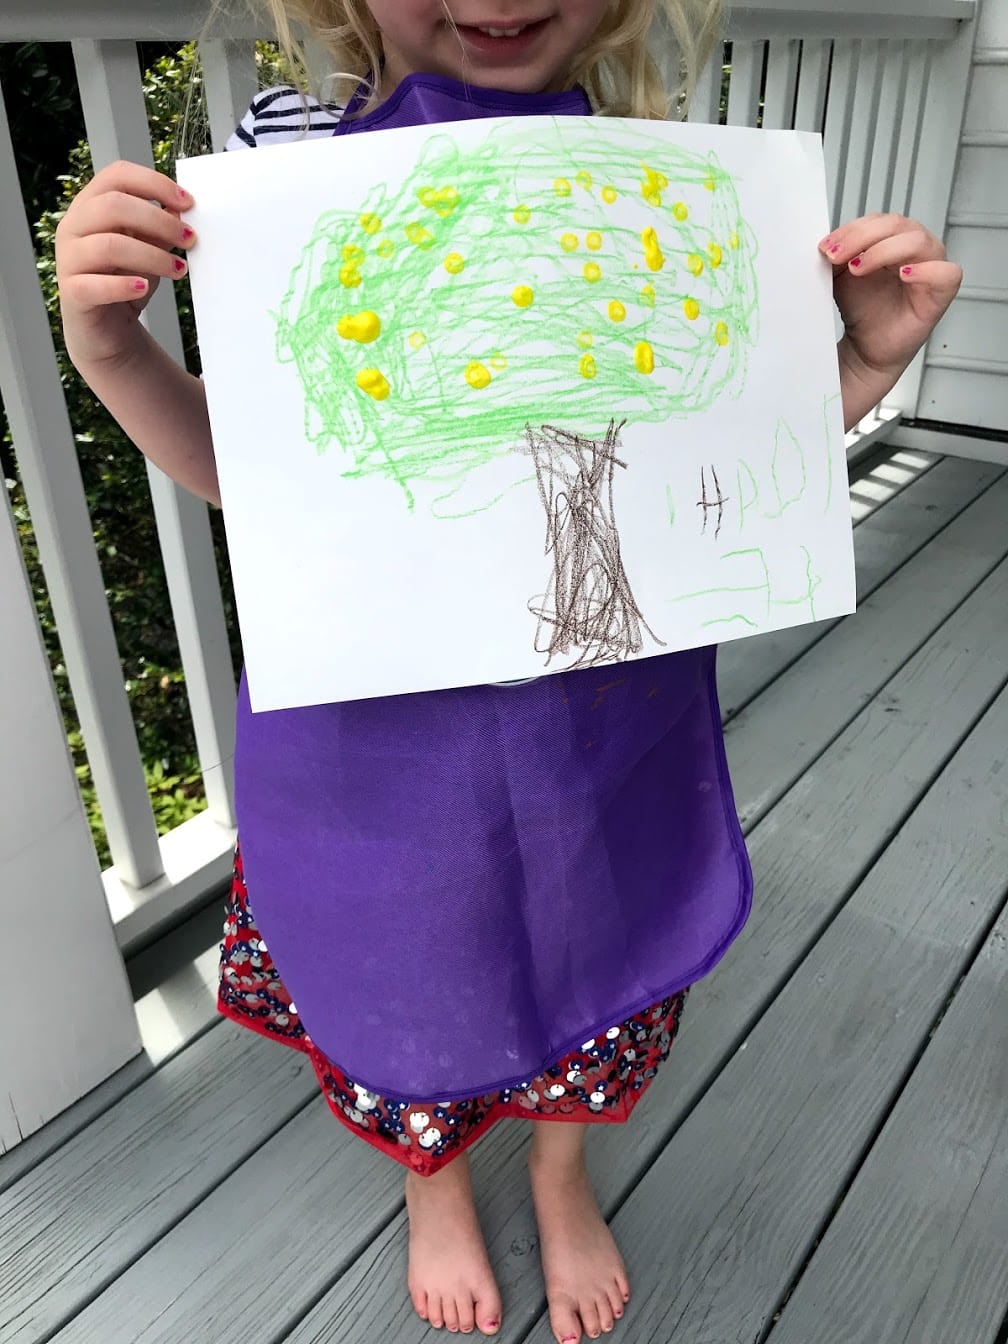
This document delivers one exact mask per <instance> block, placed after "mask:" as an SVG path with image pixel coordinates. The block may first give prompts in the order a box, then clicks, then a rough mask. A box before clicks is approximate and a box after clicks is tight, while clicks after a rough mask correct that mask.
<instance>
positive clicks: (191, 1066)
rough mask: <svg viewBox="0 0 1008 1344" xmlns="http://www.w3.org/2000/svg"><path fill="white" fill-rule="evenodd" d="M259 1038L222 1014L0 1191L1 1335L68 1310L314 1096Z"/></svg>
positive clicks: (304, 1072)
mask: <svg viewBox="0 0 1008 1344" xmlns="http://www.w3.org/2000/svg"><path fill="white" fill-rule="evenodd" d="M270 1045H271V1043H270V1042H267V1041H264V1040H261V1039H260V1038H258V1037H253V1036H252V1035H251V1033H249V1032H247V1031H245V1029H244V1028H242V1027H239V1026H236V1025H235V1024H233V1023H231V1022H224V1021H222V1023H221V1025H220V1027H218V1028H216V1029H215V1030H214V1031H212V1032H208V1033H207V1034H206V1035H204V1036H202V1037H201V1038H200V1039H199V1040H198V1041H196V1042H195V1044H194V1045H192V1046H191V1047H190V1048H189V1049H188V1050H186V1051H183V1053H182V1054H181V1055H179V1056H177V1057H176V1058H175V1059H174V1060H172V1061H171V1062H170V1063H169V1064H167V1065H166V1066H165V1067H164V1068H163V1069H159V1070H158V1071H157V1072H156V1073H154V1074H153V1075H151V1076H150V1077H149V1078H147V1079H145V1080H144V1081H143V1082H142V1083H141V1084H140V1086H139V1087H137V1088H136V1089H135V1090H134V1091H133V1092H131V1093H130V1094H129V1095H128V1096H127V1097H125V1098H124V1099H123V1100H122V1101H120V1102H119V1103H118V1104H117V1105H116V1106H114V1107H113V1108H112V1109H111V1110H109V1111H108V1112H106V1113H105V1114H104V1115H103V1116H102V1118H101V1121H100V1123H98V1124H95V1125H93V1126H90V1127H89V1128H87V1129H85V1130H83V1131H82V1132H81V1133H79V1134H77V1135H76V1136H75V1137H74V1138H72V1139H71V1140H70V1141H69V1142H68V1143H66V1144H64V1145H63V1147H61V1148H60V1149H59V1151H58V1152H56V1153H54V1154H53V1155H52V1157H50V1158H49V1159H48V1160H47V1161H46V1162H44V1163H43V1164H42V1165H41V1166H38V1167H35V1168H34V1169H33V1170H32V1171H30V1172H28V1173H27V1174H26V1175H25V1176H24V1177H23V1178H22V1179H21V1180H20V1181H19V1182H17V1184H15V1185H13V1186H12V1187H11V1188H10V1189H9V1190H7V1191H5V1192H4V1194H3V1195H0V1284H2V1285H3V1291H2V1293H0V1339H2V1340H3V1341H4V1344H27V1342H28V1341H34V1340H36V1339H38V1338H40V1337H42V1336H43V1335H45V1334H47V1333H48V1332H50V1331H51V1330H53V1329H54V1328H56V1327H57V1326H58V1325H59V1324H60V1323H61V1322H62V1321H64V1320H66V1319H68V1318H69V1317H70V1316H72V1315H73V1314H74V1313H76V1312H78V1311H79V1310H80V1309H81V1307H82V1306H83V1305H84V1303H86V1302H87V1301H89V1300H90V1299H91V1298H92V1297H93V1296H94V1295H95V1294H96V1293H98V1292H100V1291H101V1289H102V1288H103V1287H104V1286H105V1285H106V1284H107V1283H109V1282H111V1281H112V1280H114V1279H115V1278H116V1277H117V1275H119V1274H120V1273H121V1272H122V1270H123V1268H124V1267H125V1266H126V1265H128V1264H130V1263H132V1261H133V1260H135V1259H136V1258H137V1257H138V1256H140V1255H142V1254H143V1252H144V1251H146V1250H147V1249H148V1247H150V1246H151V1245H152V1244H153V1243H155V1242H156V1241H157V1240H158V1238H159V1237H161V1236H162V1235H163V1234H164V1232H165V1231H166V1230H167V1229H169V1228H170V1227H172V1226H174V1225H175V1224H176V1223H178V1221H179V1219H180V1218H182V1217H183V1216H184V1215H185V1214H186V1213H187V1212H188V1210H189V1209H190V1208H191V1207H192V1206H193V1205H194V1204H196V1203H198V1202H199V1201H200V1200H201V1199H203V1197H204V1196H205V1195H206V1192H207V1191H208V1190H209V1189H212V1188H213V1187H214V1186H215V1185H217V1184H219V1182H220V1181H221V1180H222V1179H224V1177H226V1176H227V1174H228V1172H230V1171H231V1170H232V1169H233V1168H234V1167H235V1166H236V1165H237V1164H238V1163H240V1162H241V1161H242V1159H243V1158H245V1157H247V1156H249V1155H253V1154H255V1153H257V1152H258V1151H259V1149H260V1148H261V1146H262V1144H263V1143H264V1142H265V1141H266V1140H267V1139H268V1138H269V1137H270V1135H271V1134H272V1133H273V1132H274V1131H275V1130H276V1129H277V1128H279V1127H280V1126H282V1125H284V1124H285V1122H286V1121H287V1120H288V1119H289V1118H290V1117H291V1116H293V1115H295V1114H296V1113H297V1111H298V1110H299V1109H300V1108H301V1107H303V1106H305V1105H306V1104H308V1103H309V1101H310V1100H311V1099H312V1098H313V1097H315V1096H316V1095H317V1092H318V1088H317V1085H316V1083H315V1075H314V1073H313V1072H312V1069H311V1066H310V1064H309V1063H308V1061H307V1058H306V1056H304V1055H303V1054H301V1053H300V1052H294V1051H292V1050H290V1049H288V1048H284V1049H281V1048H280V1047H274V1048H273V1049H270ZM26 1233H28V1234H29V1235H26ZM40 1243H41V1244H43V1245H44V1246H45V1248H46V1251H45V1255H44V1256H40V1255H39V1244H40Z"/></svg>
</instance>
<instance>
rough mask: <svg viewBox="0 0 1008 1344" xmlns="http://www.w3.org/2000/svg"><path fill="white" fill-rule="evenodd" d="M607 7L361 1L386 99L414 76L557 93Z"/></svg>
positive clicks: (603, 2) (596, 1) (580, 1)
mask: <svg viewBox="0 0 1008 1344" xmlns="http://www.w3.org/2000/svg"><path fill="white" fill-rule="evenodd" d="M610 3H611V0H367V6H368V9H370V11H371V13H372V15H373V16H374V20H375V22H376V23H377V25H378V27H379V28H380V29H381V34H382V46H383V48H384V52H385V78H384V80H383V83H382V93H383V95H386V96H387V95H388V94H389V93H391V92H392V90H393V89H394V88H395V86H396V85H397V84H398V83H399V81H400V80H401V79H403V78H405V76H406V75H408V74H412V73H413V72H415V71H422V72H423V73H425V74H433V75H446V76H448V77H449V78H451V79H460V80H468V81H469V83H471V84H476V85H479V86H482V87H483V88H488V89H502V90H506V91H507V92H509V93H545V92H549V91H553V90H556V89H559V88H561V87H562V86H563V85H564V83H565V82H566V81H567V79H568V77H569V74H570V68H571V65H572V62H573V58H574V56H575V55H576V54H577V53H578V52H579V51H580V50H581V49H582V48H583V47H585V46H586V45H587V44H588V42H589V41H590V40H591V37H592V35H593V34H594V32H595V30H596V28H598V26H599V24H600V23H601V21H602V18H603V15H604V14H605V13H606V11H607V10H608V9H609V7H610ZM487 29H491V30H492V31H490V32H487ZM501 33H504V34H506V35H505V36H500V35H499V34H501ZM495 34H497V35H495Z"/></svg>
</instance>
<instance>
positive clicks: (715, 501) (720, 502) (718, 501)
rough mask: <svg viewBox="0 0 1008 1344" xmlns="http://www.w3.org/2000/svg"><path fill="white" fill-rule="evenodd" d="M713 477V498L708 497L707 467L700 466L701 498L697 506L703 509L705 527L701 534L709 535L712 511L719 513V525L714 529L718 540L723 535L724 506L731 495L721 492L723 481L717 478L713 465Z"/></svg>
mask: <svg viewBox="0 0 1008 1344" xmlns="http://www.w3.org/2000/svg"><path fill="white" fill-rule="evenodd" d="M710 471H711V477H712V479H713V481H714V490H715V492H716V493H715V495H714V497H713V498H712V499H708V498H707V471H706V468H704V467H701V468H700V498H699V500H697V508H698V509H702V510H703V527H702V529H701V534H702V535H703V536H706V535H707V523H708V522H709V520H710V515H711V513H712V512H714V513H716V514H717V527H716V528H715V530H714V539H715V540H717V538H718V537H720V535H721V524H722V522H723V521H724V506H725V505H726V504H727V503H728V500H729V496H728V495H724V494H722V493H721V482H720V481H719V480H718V478H717V471H716V470H715V469H714V467H713V466H712V467H711V469H710Z"/></svg>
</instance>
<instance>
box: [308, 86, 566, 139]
mask: <svg viewBox="0 0 1008 1344" xmlns="http://www.w3.org/2000/svg"><path fill="white" fill-rule="evenodd" d="M362 101H363V100H362V98H361V97H360V95H359V94H354V96H353V97H352V98H351V99H350V102H349V104H348V106H347V109H346V110H347V113H348V114H349V115H347V116H344V117H341V118H340V120H339V121H338V122H337V123H336V129H335V131H334V132H333V134H334V135H352V134H354V133H356V132H359V131H380V130H393V129H394V128H396V127H400V126H435V125H439V124H440V123H441V122H445V121H475V120H477V119H478V118H480V117H521V116H525V117H534V116H552V117H576V116H589V115H590V114H591V103H590V102H589V101H588V95H587V94H586V93H585V91H584V89H581V88H577V89H569V90H567V92H565V93H507V92H505V91H504V90H502V89H481V88H478V87H477V86H476V85H475V84H459V83H457V82H456V81H455V80H453V79H443V78H442V77H441V76H440V75H425V74H412V75H407V76H406V78H405V79H404V80H403V81H402V83H401V84H399V85H398V86H397V87H396V89H395V90H394V92H393V93H392V94H391V95H390V96H389V97H388V98H386V100H385V101H384V103H382V104H381V105H380V106H379V107H376V108H375V109H374V111H373V112H368V113H367V115H366V116H363V117H357V116H354V115H353V113H354V112H355V111H356V109H357V108H358V107H359V106H360V104H361V102H362Z"/></svg>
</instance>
